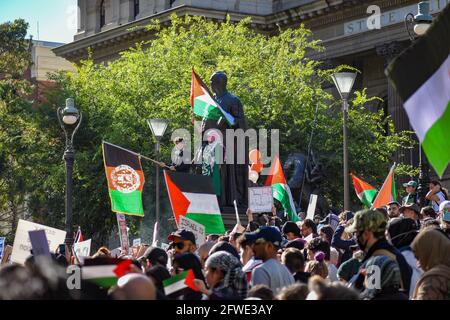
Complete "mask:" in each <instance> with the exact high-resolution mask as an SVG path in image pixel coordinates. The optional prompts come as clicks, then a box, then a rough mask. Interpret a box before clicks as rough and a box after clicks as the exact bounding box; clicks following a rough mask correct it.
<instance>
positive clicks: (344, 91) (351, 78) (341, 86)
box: [331, 72, 356, 210]
mask: <svg viewBox="0 0 450 320" xmlns="http://www.w3.org/2000/svg"><path fill="white" fill-rule="evenodd" d="M331 78H332V79H333V82H334V85H335V86H336V89H337V91H338V92H339V95H340V96H341V99H342V116H343V124H342V127H343V140H344V141H343V162H344V210H350V194H349V170H348V144H347V143H348V142H347V121H348V100H347V99H348V96H349V95H350V92H351V91H352V88H353V84H354V83H355V79H356V73H355V72H336V73H334V74H333V75H332V76H331Z"/></svg>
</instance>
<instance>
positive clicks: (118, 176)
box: [103, 142, 145, 217]
mask: <svg viewBox="0 0 450 320" xmlns="http://www.w3.org/2000/svg"><path fill="white" fill-rule="evenodd" d="M103 160H104V163H105V172H106V178H107V180H108V190H109V196H110V198H111V210H112V211H114V212H118V213H123V214H128V215H134V216H141V217H143V216H144V209H143V206H142V189H143V187H144V182H145V179H144V173H143V172H142V166H141V159H140V156H139V154H137V153H134V152H132V151H129V150H127V149H124V148H122V147H119V146H116V145H113V144H110V143H108V142H103Z"/></svg>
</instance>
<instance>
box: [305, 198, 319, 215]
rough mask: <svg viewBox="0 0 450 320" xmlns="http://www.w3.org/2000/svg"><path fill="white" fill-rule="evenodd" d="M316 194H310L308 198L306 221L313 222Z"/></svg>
mask: <svg viewBox="0 0 450 320" xmlns="http://www.w3.org/2000/svg"><path fill="white" fill-rule="evenodd" d="M316 205H317V194H311V196H310V197H309V205H308V211H307V212H306V219H311V220H313V221H314V213H315V212H316Z"/></svg>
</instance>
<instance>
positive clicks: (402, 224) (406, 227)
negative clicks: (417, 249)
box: [387, 218, 423, 298]
mask: <svg viewBox="0 0 450 320" xmlns="http://www.w3.org/2000/svg"><path fill="white" fill-rule="evenodd" d="M417 234H418V230H417V229H416V223H415V222H414V220H412V219H409V218H394V219H392V220H391V221H389V225H388V228H387V237H388V240H389V241H390V242H391V243H392V245H393V246H394V247H396V248H397V249H398V250H399V251H400V252H401V253H402V255H403V256H404V257H405V260H406V262H408V264H409V266H410V267H411V269H412V276H411V288H410V290H409V296H410V297H411V298H412V295H413V293H414V288H415V286H416V283H417V281H418V280H419V278H420V276H421V275H422V273H423V271H422V269H421V268H420V267H418V266H417V259H416V257H414V253H413V252H412V249H411V243H412V242H413V240H414V238H415V237H416V236H417Z"/></svg>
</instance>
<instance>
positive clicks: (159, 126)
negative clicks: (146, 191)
mask: <svg viewBox="0 0 450 320" xmlns="http://www.w3.org/2000/svg"><path fill="white" fill-rule="evenodd" d="M147 123H148V125H149V127H150V130H152V134H153V136H154V137H155V140H156V145H155V152H156V156H157V159H156V160H158V161H159V155H160V151H161V150H160V143H161V139H162V137H163V136H164V133H165V132H166V129H167V125H168V124H169V121H167V120H166V119H148V120H147ZM155 171H156V173H155V175H156V176H155V184H156V201H155V207H156V208H155V209H156V227H155V228H154V230H155V231H154V232H155V234H154V235H153V239H156V240H157V239H158V235H159V215H160V214H159V210H160V208H159V184H160V183H159V165H158V164H155Z"/></svg>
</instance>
